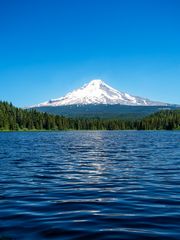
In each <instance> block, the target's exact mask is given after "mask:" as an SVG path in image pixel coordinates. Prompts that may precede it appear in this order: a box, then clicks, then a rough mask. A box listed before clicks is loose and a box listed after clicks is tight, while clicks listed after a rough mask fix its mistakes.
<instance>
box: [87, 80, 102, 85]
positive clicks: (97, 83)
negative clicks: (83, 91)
mask: <svg viewBox="0 0 180 240" xmlns="http://www.w3.org/2000/svg"><path fill="white" fill-rule="evenodd" d="M101 84H105V82H104V81H103V80H101V79H93V80H91V81H90V82H89V83H88V85H101Z"/></svg>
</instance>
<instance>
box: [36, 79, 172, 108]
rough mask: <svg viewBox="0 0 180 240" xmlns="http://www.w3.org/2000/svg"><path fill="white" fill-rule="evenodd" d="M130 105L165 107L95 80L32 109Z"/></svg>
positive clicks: (165, 104)
mask: <svg viewBox="0 0 180 240" xmlns="http://www.w3.org/2000/svg"><path fill="white" fill-rule="evenodd" d="M89 104H93V105H97V104H106V105H114V104H120V105H131V106H167V105H168V104H167V103H162V102H155V101H151V100H149V99H147V98H142V97H136V96H132V95H129V94H128V93H124V92H121V91H118V90H116V89H114V88H112V87H110V86H109V85H107V84H106V83H105V82H103V81H102V80H99V79H96V80H92V81H90V82H89V83H88V84H85V85H84V86H83V87H81V88H79V89H77V90H74V91H72V92H70V93H68V94H66V95H65V96H64V97H60V98H57V99H52V100H50V101H48V102H44V103H40V104H38V105H36V106H33V107H45V106H68V105H89Z"/></svg>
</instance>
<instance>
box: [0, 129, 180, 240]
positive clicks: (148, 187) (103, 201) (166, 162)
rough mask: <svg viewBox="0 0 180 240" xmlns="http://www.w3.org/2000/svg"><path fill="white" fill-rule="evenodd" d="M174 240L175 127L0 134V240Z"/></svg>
mask: <svg viewBox="0 0 180 240" xmlns="http://www.w3.org/2000/svg"><path fill="white" fill-rule="evenodd" d="M3 237H6V238H5V239H18V240H19V239H85V240H86V239H92V240H94V239H108V240H109V239H123V240H126V239H138V240H139V239H145V240H149V239H161V240H165V239H178V240H179V239H180V131H179V132H178V131H173V132H171V131H169V132H168V131H149V132H143V131H139V132H137V131H91V132H90V131H84V132H83V131H76V132H75V131H74V132H73V131H72V132H34V133H30V132H24V133H23V132H18V133H15V132H14V133H0V239H1V238H3Z"/></svg>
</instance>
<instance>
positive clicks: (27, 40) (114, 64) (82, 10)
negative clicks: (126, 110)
mask: <svg viewBox="0 0 180 240" xmlns="http://www.w3.org/2000/svg"><path fill="white" fill-rule="evenodd" d="M94 78H95V79H96V78H101V79H104V80H105V81H106V82H107V83H108V84H110V85H111V86H113V87H115V88H117V89H119V90H121V91H126V92H128V93H131V94H134V95H139V96H142V97H148V98H150V99H153V100H160V101H165V102H170V103H179V104H180V1H179V0H5V1H0V99H1V100H7V101H11V102H13V103H14V104H15V105H16V106H28V105H32V104H35V103H40V102H43V101H46V100H49V99H50V98H56V97H60V96H62V95H64V94H65V93H67V92H68V91H70V90H73V89H74V88H78V87H80V86H81V85H83V84H84V83H86V82H88V81H90V80H91V79H94Z"/></svg>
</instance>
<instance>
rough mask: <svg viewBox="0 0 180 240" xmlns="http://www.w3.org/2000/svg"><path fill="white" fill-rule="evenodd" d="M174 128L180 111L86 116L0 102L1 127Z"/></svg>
mask: <svg viewBox="0 0 180 240" xmlns="http://www.w3.org/2000/svg"><path fill="white" fill-rule="evenodd" d="M161 129H166V130H173V129H180V110H162V111H160V112H157V113H154V114H152V115H150V116H148V117H145V118H143V119H141V120H123V119H100V118H96V119H95V118H93V119H89V118H88V119H85V118H67V117H63V116H57V115H50V114H47V113H41V112H38V111H36V110H24V109H21V108H16V107H14V106H13V105H12V104H11V103H10V104H9V103H7V102H0V130H3V131H8V130H161Z"/></svg>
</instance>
